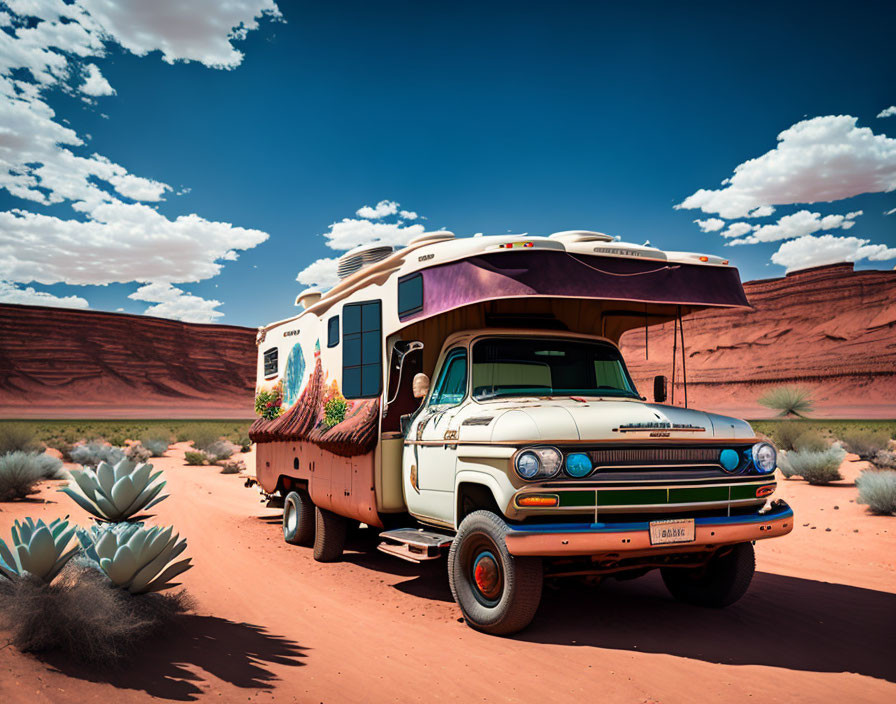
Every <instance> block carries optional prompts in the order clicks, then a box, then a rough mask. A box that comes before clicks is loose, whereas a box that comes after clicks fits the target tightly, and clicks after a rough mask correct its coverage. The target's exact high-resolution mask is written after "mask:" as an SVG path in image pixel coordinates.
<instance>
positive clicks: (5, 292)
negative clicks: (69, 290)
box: [0, 281, 88, 308]
mask: <svg viewBox="0 0 896 704" xmlns="http://www.w3.org/2000/svg"><path fill="white" fill-rule="evenodd" d="M0 303H18V304H21V305H29V306H55V307H56V308H87V307H88V304H87V299H86V298H81V296H54V295H53V294H52V293H47V292H46V291H35V290H34V289H33V288H32V287H31V286H29V287H27V288H22V287H21V286H16V285H15V284H12V283H10V282H8V281H0Z"/></svg>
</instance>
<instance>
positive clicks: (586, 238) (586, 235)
mask: <svg viewBox="0 0 896 704" xmlns="http://www.w3.org/2000/svg"><path fill="white" fill-rule="evenodd" d="M548 237H550V239H552V240H560V241H561V242H612V241H613V238H612V237H611V236H610V235H605V234H604V233H603V232H591V231H590V230H564V231H563V232H555V233H554V234H552V235H548Z"/></svg>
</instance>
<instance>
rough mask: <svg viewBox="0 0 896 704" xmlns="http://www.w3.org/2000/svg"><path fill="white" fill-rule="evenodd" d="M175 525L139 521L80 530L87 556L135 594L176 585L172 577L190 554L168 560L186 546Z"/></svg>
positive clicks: (187, 562) (185, 566)
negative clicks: (148, 524)
mask: <svg viewBox="0 0 896 704" xmlns="http://www.w3.org/2000/svg"><path fill="white" fill-rule="evenodd" d="M178 537H179V536H178V535H177V533H175V532H174V527H173V526H169V527H168V528H144V527H143V526H142V525H141V524H139V523H130V524H117V525H109V526H93V527H92V528H91V530H90V531H86V530H80V531H78V540H79V541H80V542H81V545H82V546H83V548H84V556H85V558H87V559H88V560H90V561H92V562H94V563H95V564H96V566H97V567H98V568H99V569H100V570H102V571H103V572H104V573H105V574H106V576H107V577H108V578H109V580H110V581H111V582H112V583H113V584H114V585H115V586H117V587H121V588H122V589H127V590H128V591H129V592H131V593H132V594H142V593H145V592H158V591H161V590H162V589H169V588H170V587H175V586H177V585H176V584H174V583H173V582H172V581H171V580H172V579H174V578H175V577H177V576H178V575H179V574H181V573H183V572H186V571H187V570H188V569H190V567H192V565H191V564H190V561H191V558H189V557H188V558H187V559H185V560H180V561H179V562H174V563H173V564H169V563H171V562H172V560H174V558H176V557H177V556H178V555H180V554H181V553H182V552H183V551H184V550H185V549H186V547H187V541H186V540H185V539H181V540H178Z"/></svg>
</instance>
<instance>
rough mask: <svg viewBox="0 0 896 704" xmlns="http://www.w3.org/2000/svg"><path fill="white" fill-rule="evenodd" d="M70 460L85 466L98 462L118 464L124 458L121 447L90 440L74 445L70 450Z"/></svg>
mask: <svg viewBox="0 0 896 704" xmlns="http://www.w3.org/2000/svg"><path fill="white" fill-rule="evenodd" d="M70 454H71V457H72V462H77V463H78V464H81V465H84V466H85V467H96V466H97V465H98V464H99V463H100V462H108V463H109V464H118V463H119V462H121V460H123V459H124V452H123V451H122V450H121V448H118V447H112V446H111V445H103V444H101V443H98V442H90V443H87V444H85V445H76V446H75V447H73V448H72V451H71V453H70Z"/></svg>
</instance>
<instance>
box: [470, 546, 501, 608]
mask: <svg viewBox="0 0 896 704" xmlns="http://www.w3.org/2000/svg"><path fill="white" fill-rule="evenodd" d="M473 584H474V585H475V587H476V591H477V592H478V594H477V597H481V598H480V601H483V602H485V603H487V604H488V605H493V604H495V603H497V602H498V601H499V600H500V598H501V591H502V589H503V586H504V584H503V579H502V575H501V568H500V567H499V565H498V560H497V558H496V557H495V556H494V554H493V553H492V552H491V551H490V550H483V551H482V552H480V553H479V554H478V555H477V556H476V558H475V559H474V560H473Z"/></svg>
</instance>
